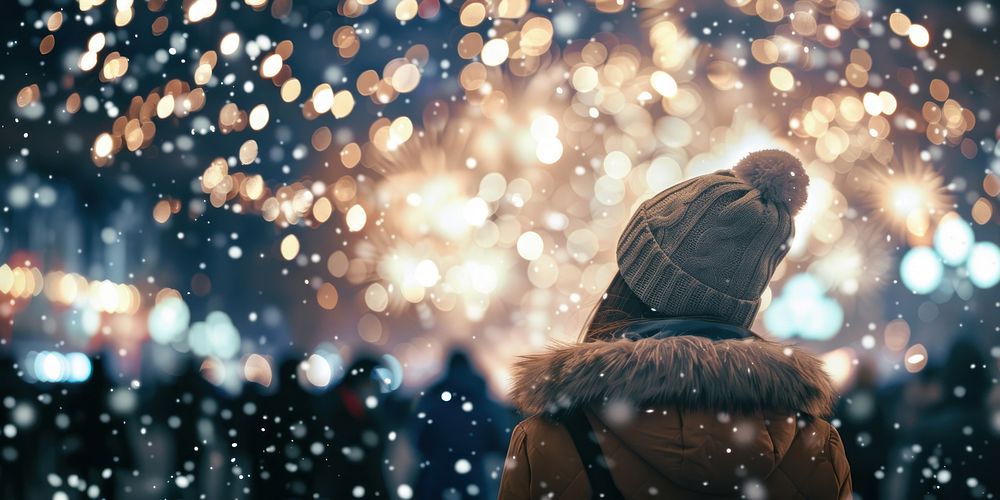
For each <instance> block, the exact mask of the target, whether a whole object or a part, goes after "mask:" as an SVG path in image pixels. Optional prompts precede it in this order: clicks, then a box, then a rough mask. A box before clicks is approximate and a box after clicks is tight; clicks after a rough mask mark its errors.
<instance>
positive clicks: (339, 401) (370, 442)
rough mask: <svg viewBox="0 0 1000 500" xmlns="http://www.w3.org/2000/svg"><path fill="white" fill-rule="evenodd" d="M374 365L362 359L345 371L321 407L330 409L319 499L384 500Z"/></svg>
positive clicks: (382, 440)
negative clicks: (325, 406) (324, 405)
mask: <svg viewBox="0 0 1000 500" xmlns="http://www.w3.org/2000/svg"><path fill="white" fill-rule="evenodd" d="M376 367H378V363H377V362H376V361H375V360H373V359H370V358H367V357H361V358H358V359H356V360H355V361H354V363H353V364H352V365H351V367H350V368H348V369H347V372H346V374H345V375H344V378H343V380H341V382H340V384H338V385H337V386H336V387H334V388H333V389H332V390H331V391H329V392H328V393H327V394H326V395H325V397H324V398H323V401H324V402H325V403H326V404H327V405H329V409H330V410H332V411H331V417H330V421H329V423H328V424H329V428H330V431H331V432H330V433H327V434H324V439H326V438H327V437H329V436H330V435H331V434H332V441H324V443H327V442H328V443H329V445H328V446H326V449H325V450H324V452H323V454H322V456H321V458H322V461H321V462H320V463H319V469H318V471H317V474H316V485H317V486H316V490H317V493H318V494H319V497H320V498H337V499H340V498H359V497H364V498H373V497H378V498H388V493H387V488H386V481H385V474H384V471H383V463H382V462H383V459H384V457H385V448H386V443H385V433H384V430H383V428H382V420H381V417H380V415H379V412H380V411H381V410H380V406H379V403H380V393H381V388H380V387H381V386H380V384H379V382H378V380H376V378H375V374H374V370H375V368H376Z"/></svg>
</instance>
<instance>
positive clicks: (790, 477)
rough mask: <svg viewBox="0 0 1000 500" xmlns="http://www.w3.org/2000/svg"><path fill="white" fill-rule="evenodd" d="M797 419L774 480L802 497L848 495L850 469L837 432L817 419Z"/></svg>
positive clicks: (846, 496) (849, 495) (849, 492)
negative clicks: (790, 442) (792, 437)
mask: <svg viewBox="0 0 1000 500" xmlns="http://www.w3.org/2000/svg"><path fill="white" fill-rule="evenodd" d="M801 422H802V423H801V424H800V426H799V429H798V432H797V433H796V435H795V439H794V440H793V441H792V445H791V447H790V448H789V450H788V452H787V453H786V454H785V456H784V457H783V459H782V461H781V465H780V466H779V467H778V470H777V471H775V474H776V475H778V476H780V477H778V478H774V479H776V480H777V482H778V483H785V485H786V486H789V487H792V488H793V489H794V490H796V491H797V492H799V493H800V494H802V495H803V496H805V497H806V498H830V499H842V498H850V497H851V472H850V466H849V465H848V462H847V455H846V453H845V451H844V444H843V442H842V441H841V439H840V433H838V432H837V429H836V428H834V427H833V425H831V424H830V423H829V422H827V421H826V420H823V419H821V418H809V419H803V420H801Z"/></svg>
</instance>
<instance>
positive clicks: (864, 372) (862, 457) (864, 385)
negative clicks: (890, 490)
mask: <svg viewBox="0 0 1000 500" xmlns="http://www.w3.org/2000/svg"><path fill="white" fill-rule="evenodd" d="M876 382H877V374H876V373H875V367H874V366H873V365H872V363H871V362H869V361H867V360H866V361H864V362H862V363H861V364H860V365H859V366H858V372H857V377H856V379H855V383H854V387H853V388H851V390H850V391H849V392H848V393H846V394H844V395H843V396H841V398H840V401H839V402H838V403H837V409H836V414H837V416H838V417H839V418H840V427H839V428H838V431H839V432H840V435H841V437H842V438H843V440H844V450H845V451H846V452H847V457H848V458H849V459H850V462H851V472H852V475H851V480H852V485H853V487H854V496H855V498H858V499H860V500H874V499H877V498H879V493H880V491H879V489H880V488H881V485H882V481H881V480H879V479H878V476H883V477H884V475H885V474H886V472H885V471H886V460H887V459H888V456H889V447H890V442H889V440H890V439H891V430H890V426H889V425H888V420H887V419H886V415H885V412H884V410H883V407H884V405H885V403H884V401H883V400H882V399H881V398H880V396H881V395H880V394H879V388H878V386H877V385H876ZM878 471H881V472H880V473H878V476H877V475H876V473H877V472H878Z"/></svg>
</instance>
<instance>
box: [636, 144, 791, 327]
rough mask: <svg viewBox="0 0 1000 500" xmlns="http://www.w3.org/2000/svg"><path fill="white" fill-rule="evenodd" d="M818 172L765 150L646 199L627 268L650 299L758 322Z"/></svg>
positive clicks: (664, 306)
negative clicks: (809, 172) (808, 172)
mask: <svg viewBox="0 0 1000 500" xmlns="http://www.w3.org/2000/svg"><path fill="white" fill-rule="evenodd" d="M808 185H809V177H808V176H807V175H806V172H805V169H803V168H802V163H801V162H800V161H799V160H798V159H797V158H795V157H794V156H792V155H791V154H789V153H786V152H784V151H778V150H763V151H757V152H755V153H751V154H749V155H747V157H746V158H744V159H743V160H741V161H740V162H739V163H738V164H737V165H736V166H735V167H734V168H733V170H720V171H718V172H715V173H711V174H707V175H702V176H699V177H695V178H692V179H689V180H687V181H684V182H681V183H679V184H676V185H674V186H672V187H669V188H667V189H666V190H664V191H663V192H661V193H659V194H657V195H656V196H654V197H652V198H651V199H649V200H646V201H645V202H643V203H642V204H641V205H640V206H639V208H638V210H636V213H635V215H633V217H632V220H631V221H629V223H628V226H626V228H625V231H624V232H623V233H622V236H621V239H619V241H618V268H619V272H620V273H621V275H622V277H623V278H624V279H625V282H626V283H628V285H629V288H631V289H632V291H633V292H634V293H635V294H636V295H637V296H638V297H639V298H640V299H642V301H643V302H644V303H645V304H646V305H648V306H649V307H651V308H653V309H656V310H657V311H659V312H661V313H664V314H666V315H669V316H674V317H685V316H699V317H710V318H715V319H717V320H720V321H725V322H728V323H731V324H735V325H740V326H745V327H749V326H750V325H751V324H752V323H753V319H754V316H755V315H756V313H757V309H758V308H759V307H760V296H761V294H762V293H764V290H765V289H766V288H767V284H768V282H770V281H771V276H772V275H773V274H774V270H775V268H776V267H777V266H778V263H779V262H781V259H782V258H784V256H785V254H786V253H788V248H789V243H790V240H791V237H792V235H793V232H794V221H793V217H794V215H795V214H796V213H798V211H799V210H801V209H802V206H803V205H805V202H806V188H807V187H808Z"/></svg>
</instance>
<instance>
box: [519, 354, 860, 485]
mask: <svg viewBox="0 0 1000 500" xmlns="http://www.w3.org/2000/svg"><path fill="white" fill-rule="evenodd" d="M513 397H514V401H515V404H516V405H517V406H518V407H519V409H521V411H523V412H525V413H526V414H531V415H534V416H532V417H530V418H528V419H527V420H525V421H523V422H521V423H520V424H519V425H518V426H517V427H516V428H515V429H514V432H513V434H512V436H511V443H510V450H509V452H508V455H507V460H506V464H505V467H504V472H503V478H502V480H501V486H500V498H501V500H516V499H531V500H537V499H541V498H573V499H577V498H579V499H587V498H590V497H591V490H590V486H589V484H588V480H587V476H586V474H585V473H584V470H583V464H582V462H581V459H580V457H579V454H578V453H577V451H576V448H575V447H574V445H573V441H572V439H571V437H570V435H569V434H568V433H567V432H566V430H565V428H564V427H563V426H562V425H560V424H559V423H557V422H556V421H555V420H554V419H552V418H550V416H549V415H552V414H554V413H556V412H558V411H560V410H565V409H567V408H575V407H581V408H585V409H586V412H585V413H586V416H587V419H588V420H589V422H590V424H591V426H592V428H593V429H594V430H595V433H596V434H597V436H598V438H597V439H598V443H599V444H600V448H601V451H602V453H603V455H604V457H605V459H606V460H607V462H608V463H609V467H610V470H611V476H612V479H613V481H614V483H615V486H616V487H617V488H618V490H619V491H620V492H621V493H622V495H623V496H624V497H625V498H628V499H638V498H667V499H676V498H729V497H732V498H751V499H755V498H761V499H763V498H768V499H786V498H807V499H814V498H815V499H827V498H829V499H844V498H850V497H851V477H850V469H849V466H848V463H847V458H846V457H845V455H844V447H843V444H842V443H841V441H840V435H839V434H837V431H836V430H835V429H834V428H833V427H832V426H831V425H830V424H829V423H827V422H826V421H824V420H822V419H821V418H820V417H821V416H825V415H827V414H828V413H829V411H830V409H831V405H832V403H833V399H834V391H833V388H832V386H831V384H830V381H829V377H828V376H827V375H826V373H825V372H823V370H822V368H821V364H820V362H819V361H818V360H816V359H815V358H814V357H812V356H810V355H809V354H806V353H805V352H802V351H800V350H798V349H796V348H794V347H786V346H783V345H781V344H776V343H772V342H768V341H765V340H761V339H758V338H752V339H746V340H721V341H712V340H709V339H707V338H702V337H696V336H678V337H669V338H664V339H643V340H638V341H630V340H617V341H614V342H593V343H586V344H580V345H575V346H569V347H564V348H560V349H556V350H553V351H550V352H548V353H545V354H540V355H536V356H531V357H528V358H526V359H525V360H524V361H522V362H520V363H519V364H518V366H517V368H516V376H515V381H514V389H513ZM723 411H728V412H731V413H724V412H723Z"/></svg>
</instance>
